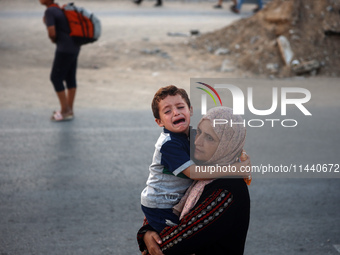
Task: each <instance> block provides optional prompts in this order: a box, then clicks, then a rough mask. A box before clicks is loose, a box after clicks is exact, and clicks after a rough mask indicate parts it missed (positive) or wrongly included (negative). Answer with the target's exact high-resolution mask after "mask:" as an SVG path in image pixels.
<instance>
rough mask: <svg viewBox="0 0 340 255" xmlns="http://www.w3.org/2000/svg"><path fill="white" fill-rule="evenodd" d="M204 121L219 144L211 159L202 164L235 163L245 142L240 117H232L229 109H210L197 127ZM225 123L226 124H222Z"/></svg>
mask: <svg viewBox="0 0 340 255" xmlns="http://www.w3.org/2000/svg"><path fill="white" fill-rule="evenodd" d="M204 120H209V121H210V123H211V126H212V127H213V129H214V131H215V133H216V135H217V137H218V138H219V139H220V142H219V145H218V147H217V149H216V151H215V153H214V155H213V156H212V158H211V159H210V160H208V161H207V162H202V164H204V165H208V164H214V165H216V164H219V165H229V164H233V163H235V161H237V160H238V157H239V156H240V155H241V153H242V150H243V146H244V143H245V140H246V128H245V125H244V122H243V119H242V117H241V116H239V115H234V114H233V110H232V109H231V108H228V107H224V106H220V107H215V108H212V109H210V110H209V111H208V112H207V114H206V115H205V116H204V117H203V118H202V119H201V121H200V122H199V124H198V125H200V123H201V122H202V121H204ZM214 120H215V127H214ZM218 120H219V121H218ZM226 121H228V122H227V123H226V124H223V123H225V122H226Z"/></svg>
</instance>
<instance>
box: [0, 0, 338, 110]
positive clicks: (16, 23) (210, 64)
mask: <svg viewBox="0 0 340 255" xmlns="http://www.w3.org/2000/svg"><path fill="white" fill-rule="evenodd" d="M60 4H63V2H60ZM77 4H78V5H79V6H86V7H87V8H88V9H90V10H92V11H94V12H96V13H97V15H98V16H99V17H100V18H101V20H102V26H103V33H102V37H101V38H100V40H99V41H98V42H96V43H94V44H91V45H86V46H84V47H83V48H82V51H81V54H80V58H79V69H78V84H79V85H78V86H79V89H78V94H77V98H76V107H82V108H99V109H100V108H113V109H131V110H133V109H149V105H150V101H151V99H152V96H153V94H154V93H155V91H156V90H157V89H158V88H159V87H161V86H164V85H168V84H175V85H177V86H179V87H183V88H185V89H189V84H190V78H197V77H209V78H224V77H233V78H239V77H250V78H252V77H254V75H252V74H250V73H244V72H241V71H239V70H237V69H235V70H234V71H232V72H227V73H226V72H225V73H222V72H220V66H221V63H222V62H223V60H224V59H225V57H223V56H215V55H212V54H208V53H204V52H202V51H197V50H194V49H193V48H191V47H190V46H188V42H189V40H191V39H193V38H192V37H174V36H168V35H167V34H168V33H169V32H170V33H171V32H180V33H188V32H190V30H193V29H197V30H199V31H200V32H201V33H206V32H210V31H214V30H216V29H220V28H222V27H224V26H226V25H228V24H230V23H232V22H233V21H235V20H237V19H239V18H242V17H247V16H249V15H251V9H252V7H253V6H252V5H245V6H244V8H243V12H242V15H241V16H237V15H234V14H232V13H230V11H229V9H228V7H229V4H230V3H225V5H224V6H225V7H224V9H222V10H216V9H213V8H212V5H213V2H199V3H194V2H166V3H165V5H164V7H162V8H159V9H155V8H154V7H153V2H149V1H146V2H145V3H144V4H143V5H142V6H135V5H134V4H132V3H131V2H130V1H113V2H112V1H78V2H77ZM43 12H44V6H41V5H40V4H39V3H37V1H25V3H23V2H22V1H16V0H1V1H0V35H1V36H0V59H1V61H0V86H1V95H0V97H1V100H0V107H1V108H25V109H35V108H39V109H46V110H47V111H51V110H54V109H56V107H57V106H58V102H57V98H56V96H55V94H54V91H53V89H52V85H51V83H50V82H49V73H50V68H51V63H52V60H53V53H54V47H55V46H54V45H53V44H52V43H50V41H49V40H48V38H47V34H46V30H45V27H44V25H43V24H42V15H43ZM146 51H149V52H155V51H158V53H153V54H148V53H145V52H146ZM259 77H260V78H261V76H256V78H259ZM262 78H266V77H262ZM273 82H278V83H280V82H281V81H279V80H275V81H273ZM295 82H297V83H299V84H301V82H302V83H305V84H306V85H308V86H312V87H315V89H316V90H317V91H318V90H319V89H320V84H330V85H329V87H330V89H331V90H332V91H330V93H329V94H328V95H336V92H338V91H339V90H338V87H337V85H336V84H337V83H338V80H337V79H334V78H327V77H321V78H320V77H317V78H309V79H303V78H298V79H292V80H290V81H289V86H294V84H295ZM313 84H314V85H313ZM333 92H334V93H333ZM316 94H317V93H316ZM316 94H314V95H316ZM319 94H320V95H319V96H322V95H321V94H322V93H319ZM331 99H332V98H328V102H330V101H332V100H331ZM321 101H324V100H320V102H321ZM334 102H336V98H334Z"/></svg>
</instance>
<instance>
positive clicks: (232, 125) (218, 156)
mask: <svg viewBox="0 0 340 255" xmlns="http://www.w3.org/2000/svg"><path fill="white" fill-rule="evenodd" d="M204 120H209V121H210V123H211V126H212V127H213V129H214V131H215V133H216V135H217V137H218V138H219V140H220V142H219V144H218V147H217V149H216V151H215V153H214V154H213V156H212V157H211V159H209V160H208V161H206V162H199V164H204V165H209V164H211V165H216V164H219V165H231V164H233V163H235V162H236V161H239V158H240V157H241V159H242V161H244V165H250V159H249V158H248V157H246V155H245V152H244V151H243V146H244V143H245V140H246V128H245V124H244V122H243V119H242V118H241V116H239V115H234V114H233V110H232V109H231V108H228V107H224V106H221V107H215V108H212V109H210V110H209V111H208V112H207V114H206V115H205V116H204V117H203V118H202V119H201V120H200V122H199V123H198V125H199V124H200V123H201V122H202V121H204ZM214 120H215V127H214ZM216 120H220V121H216ZM217 123H219V124H217ZM221 123H225V124H221ZM242 155H243V156H242ZM244 157H245V158H244ZM250 180H251V176H249V180H248V181H249V183H250ZM212 181H213V180H203V181H195V182H194V183H193V184H192V185H191V186H190V187H189V189H188V190H187V192H186V193H185V195H184V197H183V198H182V199H181V201H180V202H179V203H178V204H177V205H175V206H174V212H179V213H180V219H182V218H183V217H184V216H185V215H186V214H187V213H188V212H189V211H190V210H191V208H192V207H193V206H194V205H195V204H196V202H197V201H198V199H199V197H200V196H201V194H202V192H203V189H204V187H205V185H207V184H209V183H210V182H212ZM245 181H246V182H247V180H246V179H245ZM247 184H248V182H247Z"/></svg>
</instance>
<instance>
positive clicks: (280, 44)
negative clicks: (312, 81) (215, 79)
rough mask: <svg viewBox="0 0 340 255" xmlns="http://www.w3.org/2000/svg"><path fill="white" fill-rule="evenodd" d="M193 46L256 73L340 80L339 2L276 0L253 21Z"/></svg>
mask: <svg viewBox="0 0 340 255" xmlns="http://www.w3.org/2000/svg"><path fill="white" fill-rule="evenodd" d="M191 45H192V46H193V47H194V48H196V49H201V50H207V51H209V52H210V53H212V54H216V55H225V57H226V58H228V60H229V62H231V63H233V64H234V65H235V67H237V68H240V69H241V70H244V71H250V72H252V73H254V74H259V75H268V76H275V77H289V76H294V75H304V74H308V75H309V74H312V75H316V74H319V75H324V76H334V77H339V76H340V1H339V0H322V1H320V0H273V1H271V2H270V3H268V4H267V5H266V6H265V8H264V9H263V10H262V11H260V12H258V13H256V14H255V15H253V16H252V17H249V18H245V19H241V20H239V21H237V22H234V23H233V24H231V25H230V26H228V27H225V28H223V29H220V30H218V31H214V32H211V33H207V34H204V35H201V36H199V37H197V38H196V39H195V40H193V41H192V42H191ZM223 65H224V66H225V61H223ZM223 65H222V68H221V69H222V70H221V71H223ZM227 70H229V69H227Z"/></svg>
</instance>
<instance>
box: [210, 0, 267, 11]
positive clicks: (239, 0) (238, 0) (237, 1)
mask: <svg viewBox="0 0 340 255" xmlns="http://www.w3.org/2000/svg"><path fill="white" fill-rule="evenodd" d="M232 2H233V5H232V6H231V7H230V9H231V11H232V12H234V13H240V10H241V7H242V4H243V2H244V0H232ZM222 3H223V0H218V3H217V4H216V5H215V6H214V8H222ZM262 7H263V4H262V0H257V7H256V8H255V9H254V12H258V11H259V10H261V9H262Z"/></svg>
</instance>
